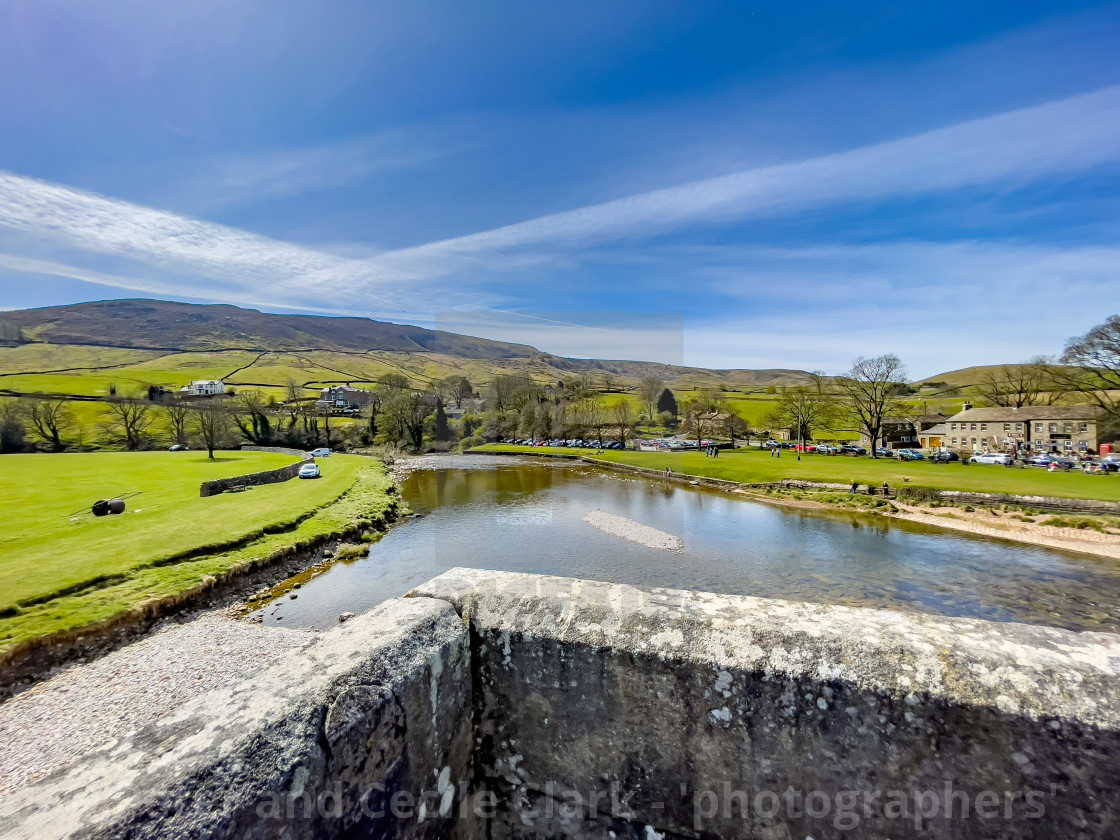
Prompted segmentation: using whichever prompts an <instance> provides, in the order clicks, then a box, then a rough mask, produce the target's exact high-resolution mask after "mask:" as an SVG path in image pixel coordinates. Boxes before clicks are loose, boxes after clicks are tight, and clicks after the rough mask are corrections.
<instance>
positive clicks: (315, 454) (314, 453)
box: [311, 446, 331, 458]
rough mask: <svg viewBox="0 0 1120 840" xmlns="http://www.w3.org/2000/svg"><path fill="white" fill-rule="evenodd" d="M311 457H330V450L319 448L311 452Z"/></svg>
mask: <svg viewBox="0 0 1120 840" xmlns="http://www.w3.org/2000/svg"><path fill="white" fill-rule="evenodd" d="M311 457H312V458H329V457H331V451H330V449H328V448H327V447H325V446H320V447H319V448H318V449H312V450H311Z"/></svg>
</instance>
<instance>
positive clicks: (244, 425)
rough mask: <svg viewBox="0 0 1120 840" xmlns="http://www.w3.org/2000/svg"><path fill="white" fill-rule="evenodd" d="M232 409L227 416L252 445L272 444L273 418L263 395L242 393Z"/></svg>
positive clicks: (252, 391)
mask: <svg viewBox="0 0 1120 840" xmlns="http://www.w3.org/2000/svg"><path fill="white" fill-rule="evenodd" d="M219 402H220V400H219ZM232 408H233V411H232V413H231V412H229V411H227V416H228V417H232V419H233V422H234V423H235V424H236V425H237V428H238V431H240V432H241V435H242V437H244V438H245V439H246V440H247V441H249V442H250V443H256V444H269V443H272V440H273V432H272V419H273V418H272V416H271V407H270V406H269V403H268V400H267V399H266V398H265V395H264V394H263V393H261V392H260V391H257V390H248V391H240V392H239V393H238V394H237V397H236V401H235V402H234V404H233V406H232ZM328 437H329V435H328Z"/></svg>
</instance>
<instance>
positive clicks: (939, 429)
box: [918, 423, 949, 437]
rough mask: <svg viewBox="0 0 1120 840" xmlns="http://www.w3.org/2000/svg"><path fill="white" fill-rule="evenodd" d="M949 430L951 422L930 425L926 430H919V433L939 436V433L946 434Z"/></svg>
mask: <svg viewBox="0 0 1120 840" xmlns="http://www.w3.org/2000/svg"><path fill="white" fill-rule="evenodd" d="M948 431H949V424H948V423H938V424H937V425H936V426H930V427H929V428H928V429H926V430H924V431H921V432H918V434H919V435H929V436H931V437H937V436H939V435H944V434H946V433H947V432H948Z"/></svg>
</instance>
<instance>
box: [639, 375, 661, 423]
mask: <svg viewBox="0 0 1120 840" xmlns="http://www.w3.org/2000/svg"><path fill="white" fill-rule="evenodd" d="M664 390H665V380H664V379H662V378H661V377H660V376H645V377H642V381H641V382H639V383H638V399H640V400H641V401H642V408H643V409H645V412H646V419H648V420H650V421H652V420H653V419H654V418H655V417H657V398H658V397H660V396H661V392H662V391H664Z"/></svg>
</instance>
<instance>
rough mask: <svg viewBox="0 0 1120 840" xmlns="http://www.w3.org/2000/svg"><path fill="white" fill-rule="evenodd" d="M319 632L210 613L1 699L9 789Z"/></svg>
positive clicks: (2, 774)
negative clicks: (266, 625) (240, 619)
mask: <svg viewBox="0 0 1120 840" xmlns="http://www.w3.org/2000/svg"><path fill="white" fill-rule="evenodd" d="M315 638H316V636H315V635H313V634H311V633H309V632H307V631H301V630H288V629H284V628H278V627H277V628H274V627H267V628H266V627H259V626H256V625H253V624H249V623H247V622H243V621H234V620H231V619H230V618H228V617H226V616H224V615H222V614H220V613H204V614H202V615H201V616H199V617H197V618H195V619H193V620H191V621H188V622H186V623H183V624H178V623H175V622H173V621H172V622H169V623H168V624H167V625H166V626H165V627H163V628H162V629H160V630H157V631H155V632H154V633H153V634H152V635H149V636H146V637H145V638H143V639H141V640H139V641H137V642H135V643H133V644H130V645H128V646H127V647H124V648H121V649H120V650H116V651H114V652H113V653H110V654H108V655H107V656H104V657H102V658H101V659H98V660H96V661H95V662H91V663H88V664H78V665H73V666H70V667H69V668H66V669H65V670H63V671H61V672H60V673H58V674H56V675H54V676H52V677H50V678H49V679H46V680H44V681H42V682H40V683H38V684H37V685H35V686H34V687H33V688H31V689H29V690H27V691H25V692H23V693H21V694H19V695H17V696H16V697H13V698H12V699H11V700H8V701H7V702H5V703H4V704H2V705H0V796H4V795H6V794H9V793H11V792H12V791H14V790H16V789H18V788H21V787H23V786H25V785H27V784H31V783H33V782H35V781H36V780H38V779H41V778H43V777H44V776H46V775H48V774H49V773H52V772H54V771H55V770H58V769H59V768H61V767H65V766H66V765H67V764H70V763H71V762H73V761H75V760H76V759H78V758H80V757H81V756H83V755H85V754H86V753H87V752H89V751H90V750H92V749H95V748H96V747H98V746H100V745H101V744H104V743H106V742H108V741H112V740H114V739H116V738H119V737H120V736H122V735H124V734H126V733H128V732H132V731H134V730H136V729H138V728H140V727H142V726H144V725H145V724H148V723H150V722H151V721H153V720H155V719H156V718H158V717H160V716H161V715H164V714H166V713H167V712H170V711H173V710H174V709H176V708H177V707H178V706H180V705H182V704H183V703H185V702H186V701H188V700H190V699H192V698H194V697H197V696H198V695H200V694H204V693H205V692H207V691H209V690H211V689H213V688H218V687H220V686H223V685H226V684H227V683H229V682H231V681H234V680H237V679H240V678H242V677H245V676H247V675H249V674H251V673H253V672H254V671H256V670H258V669H259V668H261V667H262V666H264V665H266V664H268V662H269V661H271V660H273V659H275V658H277V657H279V656H283V655H285V654H292V653H295V652H297V651H298V650H299V649H301V648H303V647H305V646H306V645H309V644H313V643H314V640H315Z"/></svg>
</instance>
